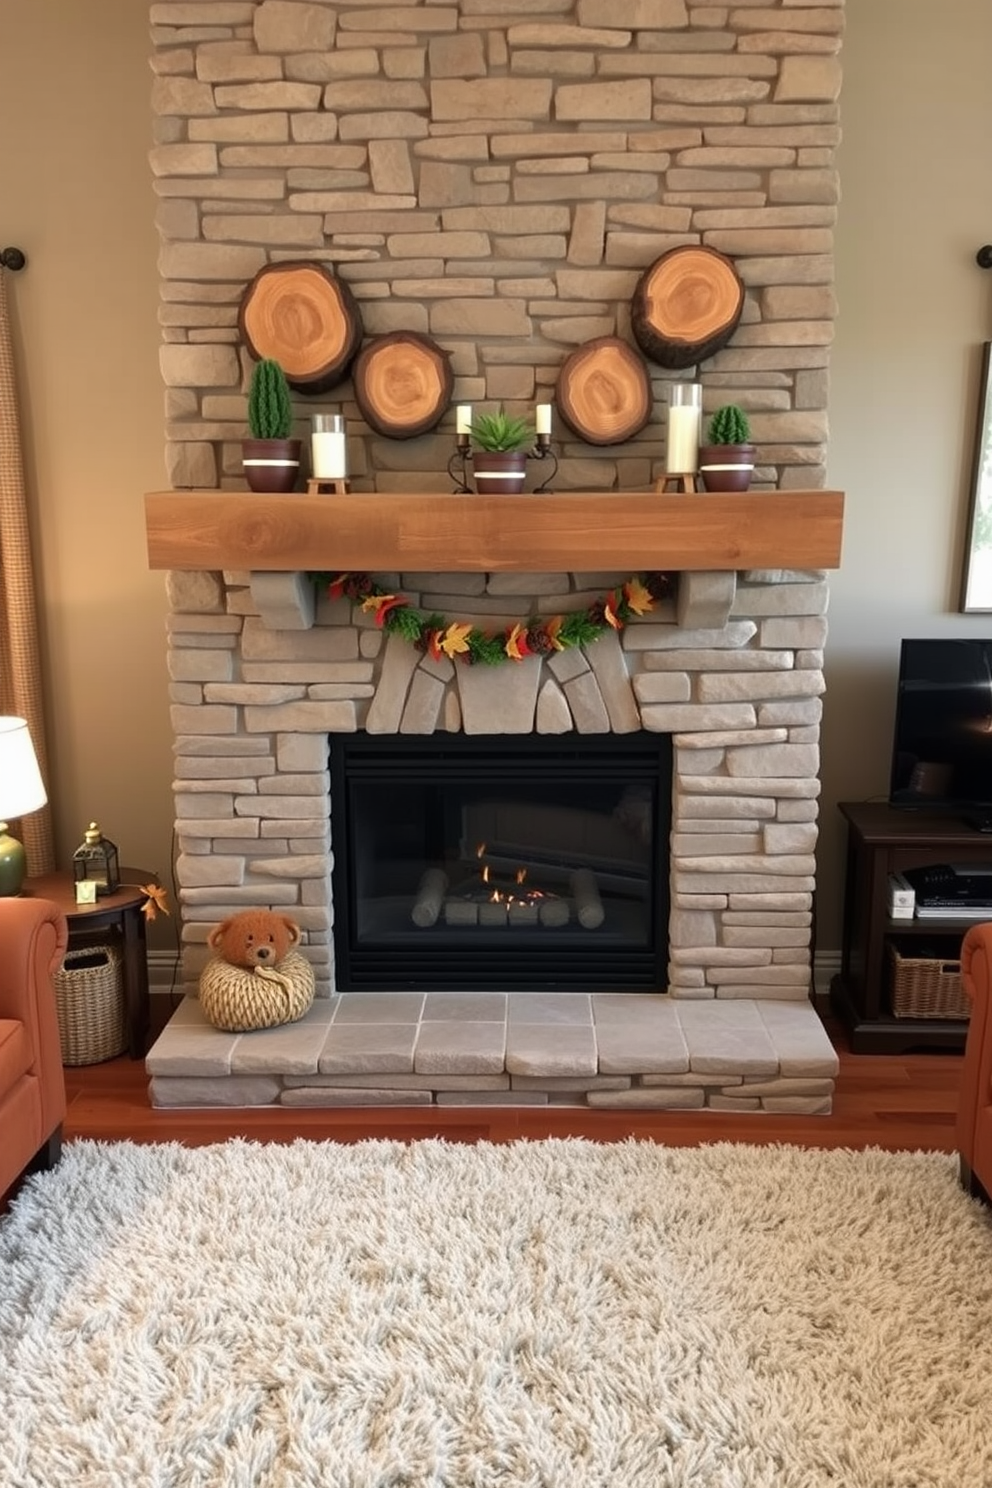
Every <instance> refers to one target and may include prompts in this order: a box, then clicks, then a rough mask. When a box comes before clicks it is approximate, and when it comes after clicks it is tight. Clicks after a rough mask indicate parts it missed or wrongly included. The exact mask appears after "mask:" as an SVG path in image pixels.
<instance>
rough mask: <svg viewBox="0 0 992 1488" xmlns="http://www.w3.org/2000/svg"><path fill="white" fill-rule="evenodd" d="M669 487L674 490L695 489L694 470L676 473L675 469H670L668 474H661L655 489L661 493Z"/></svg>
mask: <svg viewBox="0 0 992 1488" xmlns="http://www.w3.org/2000/svg"><path fill="white" fill-rule="evenodd" d="M669 489H671V490H673V491H695V489H696V476H695V473H694V472H693V471H688V472H683V473H681V474H676V473H675V472H674V471H669V473H668V474H667V475H661V476H659V477H658V481H657V483H656V485H655V490H656V491H658V492H659V493H660V492H663V491H667V490H669Z"/></svg>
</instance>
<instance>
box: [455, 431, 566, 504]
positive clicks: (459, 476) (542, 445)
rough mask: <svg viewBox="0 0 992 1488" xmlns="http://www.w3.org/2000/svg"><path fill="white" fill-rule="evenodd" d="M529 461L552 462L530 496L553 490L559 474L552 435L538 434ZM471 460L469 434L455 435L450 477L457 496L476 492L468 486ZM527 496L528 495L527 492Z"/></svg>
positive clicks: (471, 494) (528, 456) (529, 454)
mask: <svg viewBox="0 0 992 1488" xmlns="http://www.w3.org/2000/svg"><path fill="white" fill-rule="evenodd" d="M526 453H527V459H528V460H542V461H543V460H550V461H551V469H550V470H549V472H548V474H547V475H546V476H545V478H544V480H543V481H542V482H541V484H540V485H539V486H535V487H534V489H533V491H531V492H530V493H529V494H530V495H532V496H540V495H543V494H546V493H547V492H548V491H550V490H551V482H552V481H553V480H554V478H555V476H556V475H557V474H558V456H557V455H556V454H555V452H554V450H553V449H552V448H551V435H550V434H538V435H537V437H536V440H535V443H534V446H533V448H532V449H529V450H527V452H526ZM470 460H471V439H470V437H469V435H468V434H456V435H455V448H454V450H453V451H452V453H451V457H450V458H449V460H448V475H449V476H450V477H451V482H452V484H453V486H454V488H455V489H454V494H455V495H456V496H474V495H475V492H474V491H473V490H472V487H471V486H470V485H469V484H468V467H469V463H470ZM525 494H527V493H526V492H525Z"/></svg>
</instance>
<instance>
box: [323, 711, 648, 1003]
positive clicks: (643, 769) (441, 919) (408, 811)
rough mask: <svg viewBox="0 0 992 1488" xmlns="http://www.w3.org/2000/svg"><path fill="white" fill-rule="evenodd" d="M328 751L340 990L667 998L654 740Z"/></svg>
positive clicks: (397, 742) (432, 742)
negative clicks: (661, 993)
mask: <svg viewBox="0 0 992 1488" xmlns="http://www.w3.org/2000/svg"><path fill="white" fill-rule="evenodd" d="M329 742H330V768H331V838H332V850H333V854H334V869H333V890H334V946H335V962H336V979H337V985H338V988H339V990H341V991H361V990H365V991H397V990H412V991H456V990H465V991H478V990H506V991H574V990H583V991H618V990H631V989H641V990H645V991H648V990H659V989H663V988H664V986H665V985H666V979H665V972H666V961H667V956H668V939H667V937H668V904H669V898H668V894H669V890H668V878H669V860H668V841H669V828H670V820H671V769H672V752H671V740H670V739H669V737H668V736H667V735H662V734H650V733H637V734H626V735H616V734H609V735H602V734H598V735H592V736H581V737H580V736H576V737H569V738H568V739H567V740H565V741H563V740H562V738H560V737H553V738H549V737H544V736H541V735H525V736H517V735H508V736H499V737H493V736H486V737H485V738H478V737H474V736H469V735H462V734H445V735H437V734H434V735H431V736H429V737H424V738H419V737H417V738H410V737H404V736H398V735H388V736H386V735H381V736H380V735H368V734H354V735H349V734H333V735H331V736H330V741H329Z"/></svg>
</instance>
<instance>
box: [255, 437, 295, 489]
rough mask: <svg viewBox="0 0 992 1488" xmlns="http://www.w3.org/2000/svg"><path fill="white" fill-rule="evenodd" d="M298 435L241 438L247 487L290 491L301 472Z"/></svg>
mask: <svg viewBox="0 0 992 1488" xmlns="http://www.w3.org/2000/svg"><path fill="white" fill-rule="evenodd" d="M302 442H303V441H302V440H300V439H243V440H242V441H241V463H242V465H243V466H244V471H245V480H246V481H247V482H248V489H249V491H292V490H293V488H294V487H295V485H296V477H297V476H298V475H299V473H300V448H301V446H302Z"/></svg>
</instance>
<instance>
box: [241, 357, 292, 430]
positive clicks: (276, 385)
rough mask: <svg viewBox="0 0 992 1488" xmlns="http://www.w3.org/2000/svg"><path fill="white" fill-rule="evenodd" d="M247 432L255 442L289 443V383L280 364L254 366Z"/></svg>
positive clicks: (268, 361)
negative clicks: (281, 440)
mask: <svg viewBox="0 0 992 1488" xmlns="http://www.w3.org/2000/svg"><path fill="white" fill-rule="evenodd" d="M248 428H249V429H250V430H251V436H252V438H253V439H288V438H289V436H290V434H291V433H292V430H293V408H292V405H291V403H290V401H289V383H288V382H287V381H286V374H285V372H284V371H283V370H282V367H281V366H280V365H279V363H278V362H276V361H273V360H272V358H271V357H263V358H262V360H261V361H260V362H256V363H255V367H254V370H253V372H252V374H251V387H250V388H249V390H248Z"/></svg>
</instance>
